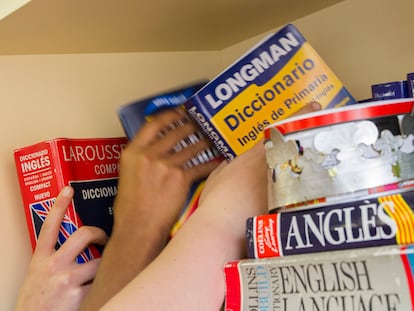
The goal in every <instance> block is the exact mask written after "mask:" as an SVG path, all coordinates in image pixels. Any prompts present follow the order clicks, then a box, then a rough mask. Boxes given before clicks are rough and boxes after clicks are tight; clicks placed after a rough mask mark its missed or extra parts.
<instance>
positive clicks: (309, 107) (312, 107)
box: [294, 101, 322, 116]
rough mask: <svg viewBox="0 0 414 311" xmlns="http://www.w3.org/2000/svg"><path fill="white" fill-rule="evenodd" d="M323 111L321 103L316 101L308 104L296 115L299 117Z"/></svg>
mask: <svg viewBox="0 0 414 311" xmlns="http://www.w3.org/2000/svg"><path fill="white" fill-rule="evenodd" d="M321 109H322V106H321V104H320V103H318V102H316V101H312V102H309V103H307V104H306V105H305V106H303V107H302V108H300V109H299V110H298V111H297V112H296V113H295V114H294V115H295V116H298V115H302V114H306V113H309V112H313V111H319V110H321Z"/></svg>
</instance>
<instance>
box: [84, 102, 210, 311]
mask: <svg viewBox="0 0 414 311" xmlns="http://www.w3.org/2000/svg"><path fill="white" fill-rule="evenodd" d="M187 118H188V117H187ZM178 120H181V121H183V125H182V126H181V127H179V128H177V129H174V130H170V131H167V133H166V134H165V135H163V136H160V135H159V133H160V132H161V131H162V130H164V129H165V128H167V127H168V126H169V125H170V124H172V123H174V122H176V121H178ZM196 131H197V127H196V125H195V124H194V123H192V122H190V121H189V120H188V119H185V117H184V114H183V113H182V112H180V110H170V111H165V112H163V113H160V114H159V115H157V116H155V117H154V119H153V120H152V121H151V122H149V123H147V124H146V125H145V126H144V127H143V128H142V129H141V130H140V131H139V133H138V134H137V136H136V137H135V138H134V139H133V140H132V141H131V143H130V144H129V145H128V146H127V148H126V149H125V150H124V152H123V154H122V157H121V162H120V166H121V171H120V178H119V187H118V188H119V192H118V194H117V197H116V199H115V203H114V213H115V214H114V227H113V232H112V236H111V238H110V240H109V242H108V244H107V246H106V248H105V251H104V254H103V258H102V263H101V265H100V267H99V270H98V273H97V276H96V278H95V280H94V282H93V285H92V288H91V291H90V292H89V294H88V295H87V297H86V298H85V300H84V303H83V304H82V308H81V310H96V309H98V308H99V307H100V306H101V305H103V304H104V303H105V302H106V301H107V300H108V299H109V298H110V297H112V296H113V295H114V294H116V293H117V292H118V291H119V290H120V289H121V288H122V287H124V286H125V285H126V284H127V283H128V282H129V281H130V280H132V279H133V278H134V277H135V276H136V275H137V274H138V273H139V272H141V270H143V269H144V268H145V267H146V266H147V265H148V264H149V263H150V262H151V261H152V260H153V259H154V258H155V257H156V256H157V255H158V254H159V253H160V252H161V250H162V249H163V248H164V247H165V244H166V242H167V241H168V239H169V233H170V230H171V228H172V226H173V224H174V223H175V221H176V220H177V218H178V216H179V214H180V211H181V210H182V208H183V206H184V203H185V201H186V199H187V196H188V193H189V188H190V186H191V184H192V183H193V182H194V181H196V180H198V179H200V178H202V177H206V176H207V175H208V174H209V173H210V172H211V171H212V170H213V169H214V168H216V167H217V166H218V163H217V162H213V163H212V162H210V163H207V164H202V165H199V166H196V167H193V168H190V169H184V168H183V164H184V163H185V162H186V161H188V160H189V159H190V158H192V157H194V156H195V155H196V154H198V153H199V152H201V151H202V150H204V149H205V148H206V147H207V146H208V144H209V143H208V142H207V141H206V140H201V141H200V142H199V143H197V144H194V145H191V146H189V147H187V148H184V149H182V150H181V151H179V152H172V149H173V147H174V146H175V145H176V144H177V143H178V142H179V141H180V140H181V139H183V138H185V137H187V136H188V135H189V134H191V133H194V132H196Z"/></svg>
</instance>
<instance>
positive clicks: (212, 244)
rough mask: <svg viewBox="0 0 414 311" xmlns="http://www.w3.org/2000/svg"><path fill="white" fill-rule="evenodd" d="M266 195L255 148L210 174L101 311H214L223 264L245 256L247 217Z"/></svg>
mask: <svg viewBox="0 0 414 311" xmlns="http://www.w3.org/2000/svg"><path fill="white" fill-rule="evenodd" d="M266 192H267V190H266V164H265V159H264V148H263V145H262V144H261V143H260V144H258V145H257V146H256V147H254V148H253V149H252V150H250V151H248V152H246V153H244V154H243V155H241V156H239V157H238V158H236V159H235V160H234V161H232V162H231V163H229V164H222V166H221V167H220V168H219V169H218V170H217V171H215V172H214V173H213V174H212V175H210V177H209V179H208V181H207V184H206V186H205V188H204V192H203V194H202V197H201V199H200V205H199V208H198V209H197V211H196V212H195V213H194V215H193V216H192V217H191V218H190V219H189V220H188V222H187V223H186V224H185V225H184V226H183V228H182V229H181V231H179V232H178V234H177V235H176V236H175V238H174V239H173V240H172V241H171V242H170V243H169V245H168V246H167V247H166V248H165V250H164V251H163V252H162V253H161V255H160V256H158V257H157V258H156V259H155V260H154V261H153V262H152V263H151V264H150V265H149V266H148V267H147V269H145V270H144V271H143V272H141V273H140V274H139V275H138V277H136V278H135V279H134V280H133V281H132V282H131V283H130V284H128V286H126V288H125V289H124V290H122V291H121V292H120V293H119V294H118V295H116V296H115V297H114V298H113V299H111V300H110V301H109V302H108V304H107V305H105V306H104V308H103V309H102V310H105V311H107V310H137V307H139V310H177V311H178V310H180V311H183V310H199V311H203V310H210V311H211V310H219V309H220V306H221V305H222V303H223V299H224V285H225V282H224V275H223V271H222V268H223V264H224V262H226V261H228V260H233V259H238V258H242V257H243V256H244V250H245V246H244V245H245V244H244V236H245V234H244V228H245V221H246V218H247V217H249V216H252V215H256V214H260V213H264V212H266V210H267V193H266Z"/></svg>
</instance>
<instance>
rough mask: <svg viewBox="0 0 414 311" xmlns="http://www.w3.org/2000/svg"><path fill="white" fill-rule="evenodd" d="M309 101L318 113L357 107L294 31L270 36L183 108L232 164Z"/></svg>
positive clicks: (321, 61) (323, 63)
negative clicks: (270, 127)
mask: <svg viewBox="0 0 414 311" xmlns="http://www.w3.org/2000/svg"><path fill="white" fill-rule="evenodd" d="M312 101H317V102H319V103H320V104H321V105H322V107H323V108H331V107H340V106H345V105H350V104H354V103H356V100H355V99H354V98H353V97H352V95H351V94H350V93H349V91H348V90H347V89H346V88H345V86H344V85H343V83H342V82H341V81H340V80H339V78H338V77H337V76H336V75H335V74H334V73H333V71H332V70H331V69H330V68H329V67H328V66H327V64H326V63H325V62H324V60H323V59H322V58H321V57H320V56H319V54H318V53H317V52H316V51H315V50H314V49H313V48H312V46H311V45H310V44H309V42H308V41H307V40H306V39H305V38H304V37H303V36H302V35H301V33H300V32H299V31H298V30H297V29H296V27H295V26H294V25H291V24H289V25H287V26H285V27H284V28H282V29H281V30H280V31H278V32H277V33H275V34H273V35H271V36H269V37H268V38H266V39H265V40H263V41H262V42H260V43H259V44H257V45H256V46H255V47H253V48H252V49H251V50H250V51H249V52H247V53H246V54H244V55H243V56H242V57H241V58H240V59H239V60H237V61H236V62H235V63H234V64H232V65H231V66H229V67H228V68H227V69H226V70H224V71H223V72H222V73H220V74H219V75H218V76H217V77H215V78H214V79H212V80H211V81H210V82H209V83H207V84H206V85H205V86H204V87H203V88H201V89H200V90H199V91H198V92H197V93H196V94H194V95H193V96H192V97H191V98H190V99H189V100H188V101H186V103H185V104H184V105H185V107H186V109H187V111H188V112H189V114H190V115H191V116H192V117H193V118H194V120H196V121H197V122H198V123H199V124H200V127H201V129H202V130H203V131H204V133H205V134H206V135H207V136H208V137H210V139H211V140H212V141H213V142H214V143H215V145H216V147H217V149H218V150H219V151H220V152H221V153H222V154H223V155H224V156H225V157H226V159H227V160H232V159H233V158H234V157H236V156H237V155H239V154H241V153H242V152H244V151H246V150H248V149H250V148H251V147H252V146H253V145H254V144H255V143H256V142H257V141H258V140H259V139H260V138H261V137H262V132H263V130H264V128H265V127H266V126H268V125H270V124H272V123H274V122H276V121H280V120H282V119H285V118H287V117H289V116H290V115H292V114H294V113H295V112H296V111H298V110H299V109H300V108H302V107H303V106H304V105H306V104H307V103H310V102H312Z"/></svg>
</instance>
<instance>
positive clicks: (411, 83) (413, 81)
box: [407, 72, 414, 98]
mask: <svg viewBox="0 0 414 311" xmlns="http://www.w3.org/2000/svg"><path fill="white" fill-rule="evenodd" d="M407 97H411V98H412V97H414V72H409V73H407Z"/></svg>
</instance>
